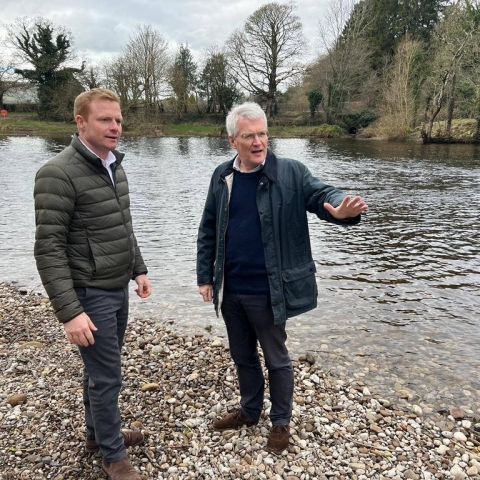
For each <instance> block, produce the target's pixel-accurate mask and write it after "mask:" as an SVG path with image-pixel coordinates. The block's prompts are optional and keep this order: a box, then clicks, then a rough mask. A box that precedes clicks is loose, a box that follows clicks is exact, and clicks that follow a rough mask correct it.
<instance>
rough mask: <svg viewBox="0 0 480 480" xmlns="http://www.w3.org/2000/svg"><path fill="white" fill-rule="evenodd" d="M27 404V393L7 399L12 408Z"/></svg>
mask: <svg viewBox="0 0 480 480" xmlns="http://www.w3.org/2000/svg"><path fill="white" fill-rule="evenodd" d="M26 402H27V394H26V393H18V394H16V395H12V396H11V397H9V398H7V403H9V404H10V405H11V406H12V407H16V406H17V405H21V404H23V403H26Z"/></svg>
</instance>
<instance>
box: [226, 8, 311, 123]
mask: <svg viewBox="0 0 480 480" xmlns="http://www.w3.org/2000/svg"><path fill="white" fill-rule="evenodd" d="M295 8H296V7H295V5H294V4H293V3H290V4H288V5H283V4H279V3H275V2H273V3H267V4H266V5H263V6H262V7H260V8H259V9H258V10H256V11H255V12H254V13H253V14H252V15H250V16H249V17H248V18H247V20H246V22H245V24H244V26H243V28H241V29H238V30H236V31H235V32H234V33H233V34H232V35H231V36H230V38H229V39H228V41H227V48H228V51H229V56H230V60H231V65H232V68H233V70H234V72H235V75H236V77H237V78H238V81H239V84H240V85H241V86H242V88H244V89H245V90H247V91H248V92H250V93H251V94H252V95H255V96H257V97H258V98H259V99H260V100H261V101H262V102H264V103H265V110H266V112H267V113H268V115H269V116H270V117H271V116H273V114H274V112H275V111H276V109H277V92H278V89H279V87H280V86H281V85H285V84H287V83H288V82H289V81H291V80H293V79H294V78H296V77H297V76H298V75H300V74H301V73H302V72H303V65H302V63H301V57H302V55H303V53H304V51H305V47H306V42H305V38H304V36H303V27H302V23H301V22H300V18H299V17H298V16H297V15H295V14H294V10H295Z"/></svg>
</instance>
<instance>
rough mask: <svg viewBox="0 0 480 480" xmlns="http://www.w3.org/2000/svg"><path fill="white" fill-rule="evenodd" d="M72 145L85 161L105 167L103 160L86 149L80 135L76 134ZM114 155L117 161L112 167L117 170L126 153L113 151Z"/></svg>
mask: <svg viewBox="0 0 480 480" xmlns="http://www.w3.org/2000/svg"><path fill="white" fill-rule="evenodd" d="M70 145H71V146H72V147H73V148H74V149H75V150H76V151H77V152H78V153H80V155H81V156H82V157H83V158H85V160H87V161H89V162H90V163H93V164H94V165H95V166H97V167H103V164H102V160H101V159H100V158H99V157H97V156H96V155H95V154H94V153H93V152H92V151H91V150H89V149H88V148H86V147H85V145H84V144H83V143H82V142H81V141H80V139H79V137H78V133H74V134H73V137H72V142H71V143H70ZM112 153H113V154H114V155H115V158H116V161H115V163H112V167H113V168H115V167H117V166H118V165H120V164H121V163H122V160H123V157H124V156H125V154H124V153H121V152H119V151H118V150H112Z"/></svg>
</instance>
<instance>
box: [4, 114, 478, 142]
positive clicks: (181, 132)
mask: <svg viewBox="0 0 480 480" xmlns="http://www.w3.org/2000/svg"><path fill="white" fill-rule="evenodd" d="M444 123H445V122H441V121H440V122H435V124H434V129H433V132H434V136H433V137H432V143H476V142H475V141H474V138H475V132H476V120H474V119H459V120H454V121H453V123H452V129H451V135H450V137H448V138H447V137H445V136H444V130H445V125H444ZM74 131H76V125H75V123H74V122H73V121H72V122H53V121H43V120H40V119H38V117H37V116H36V115H35V114H34V113H12V114H10V115H8V116H7V117H6V118H3V119H0V135H7V136H40V137H49V136H53V135H70V134H72V132H74ZM269 134H270V137H272V138H356V139H359V140H383V141H389V140H392V139H389V138H386V137H385V138H384V137H372V129H371V128H367V129H365V131H363V130H359V131H358V132H357V134H349V133H347V132H346V131H345V130H343V129H342V128H341V127H339V126H338V125H328V124H326V123H319V124H318V125H295V124H292V123H291V122H286V124H282V121H281V120H278V119H276V120H275V122H271V124H270V125H269ZM123 135H124V136H129V137H150V138H152V137H153V138H156V137H226V130H225V127H224V123H223V121H222V120H221V118H220V117H219V119H218V121H217V122H212V121H205V120H199V121H184V122H178V123H163V122H152V123H148V122H146V123H141V124H140V123H138V124H137V123H134V122H132V123H128V122H126V123H125V124H124V131H123ZM392 141H398V139H396V140H392ZM404 141H405V142H407V143H408V142H414V143H422V137H421V133H420V129H417V130H416V131H415V132H413V133H412V134H411V135H410V136H409V137H408V138H407V139H406V140H404Z"/></svg>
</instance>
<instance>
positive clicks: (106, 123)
mask: <svg viewBox="0 0 480 480" xmlns="http://www.w3.org/2000/svg"><path fill="white" fill-rule="evenodd" d="M75 120H76V121H77V127H78V133H79V136H80V139H81V140H82V141H83V142H84V143H85V145H87V146H88V148H90V150H92V151H93V152H94V153H96V154H97V155H98V156H99V157H100V158H102V159H104V160H105V159H106V158H107V155H108V152H110V151H111V150H113V149H114V148H116V146H117V144H118V141H119V140H120V136H121V135H122V112H121V110H120V105H119V104H118V103H117V102H113V101H111V100H103V99H97V100H93V101H92V102H91V103H90V110H89V113H88V117H87V118H84V117H82V116H81V115H77V117H76V118H75Z"/></svg>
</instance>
